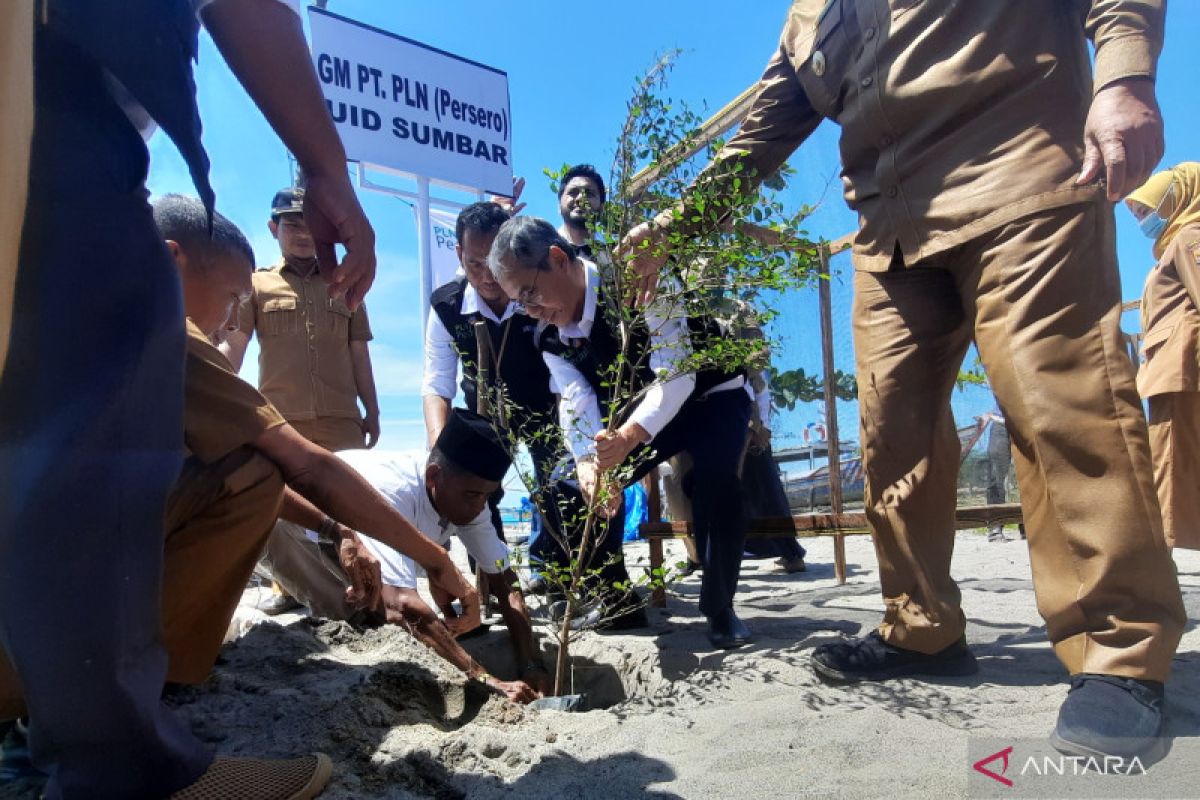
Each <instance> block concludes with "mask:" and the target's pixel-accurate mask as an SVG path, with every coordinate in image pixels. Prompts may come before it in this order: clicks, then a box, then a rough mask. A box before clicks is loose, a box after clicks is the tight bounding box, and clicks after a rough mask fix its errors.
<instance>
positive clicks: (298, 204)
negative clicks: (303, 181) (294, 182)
mask: <svg viewBox="0 0 1200 800" xmlns="http://www.w3.org/2000/svg"><path fill="white" fill-rule="evenodd" d="M303 213H304V190H303V189H295V188H292V189H280V190H279V191H278V192H276V193H275V197H274V198H272V200H271V216H272V217H278V216H280V215H282V214H303Z"/></svg>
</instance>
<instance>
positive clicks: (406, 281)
mask: <svg viewBox="0 0 1200 800" xmlns="http://www.w3.org/2000/svg"><path fill="white" fill-rule="evenodd" d="M788 5H789V3H788V2H787V0H755V2H751V3H740V4H736V5H734V6H731V5H730V4H728V3H717V2H712V1H711V0H692V1H691V2H684V1H683V0H659V2H656V3H654V4H653V5H652V6H648V5H647V4H646V3H645V2H631V1H630V0H608V1H607V2H604V3H579V4H565V3H559V2H549V1H548V0H526V1H525V2H521V3H488V4H484V3H478V2H467V1H466V0H443V2H440V3H436V4H435V3H425V2H412V0H409V1H408V2H392V1H391V0H388V1H387V2H383V1H381V0H330V2H329V10H330V11H333V12H335V13H337V14H340V15H343V16H346V17H350V18H353V19H356V20H360V21H362V22H365V23H367V24H370V25H373V26H375V27H378V28H383V29H386V30H390V31H394V32H396V33H399V34H401V35H404V36H406V37H409V38H411V39H415V40H417V41H420V42H424V43H426V44H429V45H431V46H433V47H437V48H440V49H443V50H447V51H450V52H452V53H456V54H458V55H462V56H465V57H467V58H470V59H473V60H476V61H480V62H483V63H485V64H488V65H491V66H494V67H496V68H498V69H501V70H504V71H506V72H507V73H508V78H509V92H510V96H511V108H512V119H513V136H514V140H513V154H512V155H513V163H514V167H515V171H516V173H517V174H519V175H525V176H526V177H527V178H528V179H529V186H528V187H527V189H526V192H525V198H524V199H525V200H526V201H527V202H528V203H529V208H528V209H527V211H526V212H525V213H529V214H536V215H539V216H545V217H547V218H550V219H555V220H556V213H557V204H556V198H555V197H554V196H553V194H552V193H551V192H550V191H549V188H548V185H547V181H546V179H545V178H544V177H543V174H542V171H543V169H544V168H546V167H553V168H557V167H559V166H561V165H562V164H563V163H576V162H580V161H587V162H591V163H593V164H595V165H596V166H597V167H598V168H599V169H600V171H601V173H603V174H607V172H608V166H609V164H610V163H611V160H612V155H613V150H614V141H615V138H616V135H617V131H618V127H619V125H620V123H621V122H622V119H623V114H624V105H625V102H626V100H627V98H628V96H629V90H630V87H631V86H632V84H633V81H634V79H635V78H636V77H637V76H638V75H640V74H641V73H642V72H643V71H644V70H645V68H646V67H647V66H648V65H649V64H651V63H652V61H653V60H654V58H655V56H656V55H658V54H660V53H662V52H664V51H666V50H670V49H673V48H680V49H681V50H683V54H682V56H681V58H680V59H679V61H678V62H677V65H676V68H675V71H674V74H673V77H672V80H671V84H670V87H669V92H668V94H669V95H670V96H671V97H673V98H676V99H678V100H683V101H685V102H687V103H689V104H690V105H692V106H693V107H694V108H696V109H697V110H699V111H700V112H701V113H704V109H705V108H707V110H709V111H713V110H715V109H717V108H719V107H721V106H722V105H724V104H725V103H726V102H727V101H729V100H730V99H732V98H733V97H734V96H735V95H737V94H738V93H739V92H740V91H741V90H742V89H744V88H745V87H747V86H748V85H750V84H751V83H752V82H753V81H754V80H756V79H757V77H758V76H759V74H760V73H761V70H762V67H763V65H764V64H765V63H766V60H767V58H768V57H769V55H770V53H771V51H772V50H773V48H774V46H775V43H776V42H777V39H778V36H779V30H780V28H781V27H782V23H783V20H784V17H785V16H786V12H787V7H788ZM1031 24H1036V21H1032V20H1031ZM1167 27H1168V32H1167V41H1166V47H1165V50H1164V53H1163V57H1162V60H1161V61H1160V78H1159V83H1158V87H1159V101H1160V103H1161V105H1162V107H1163V112H1164V116H1165V118H1166V126H1167V153H1166V157H1165V158H1164V160H1163V166H1169V165H1171V164H1174V163H1176V162H1178V161H1183V160H1197V159H1200V135H1198V134H1197V131H1200V104H1198V103H1197V102H1196V99H1195V98H1196V92H1195V85H1194V84H1193V83H1191V82H1192V81H1193V80H1195V74H1194V70H1195V66H1194V65H1195V59H1194V53H1192V51H1191V50H1190V48H1191V47H1194V42H1193V41H1189V37H1188V35H1187V34H1188V32H1194V31H1197V30H1200V3H1197V2H1194V0H1184V1H1182V2H1180V1H1178V0H1177V2H1175V3H1173V4H1172V5H1171V9H1170V18H1169V20H1168V23H1167ZM197 84H198V87H199V102H200V109H201V114H202V116H203V119H204V124H205V133H204V141H205V144H206V146H207V148H208V152H209V155H210V157H211V158H212V162H213V168H212V181H213V185H214V187H215V189H216V192H217V204H218V208H219V210H220V211H221V212H222V213H224V214H225V215H226V216H228V217H230V218H231V219H232V220H233V221H235V222H236V223H238V224H239V225H240V226H241V227H242V229H243V230H244V231H245V232H246V234H247V236H249V237H250V240H251V243H252V244H253V245H254V249H255V252H256V254H257V256H258V261H259V263H260V265H264V264H268V263H270V262H272V261H273V260H275V258H276V257H277V256H278V248H277V247H276V245H275V242H274V240H273V239H271V237H270V234H269V232H268V231H267V217H268V212H269V204H270V198H271V196H272V194H273V193H274V192H275V191H276V190H277V189H279V188H281V187H283V186H285V185H286V184H287V183H288V182H289V180H290V173H289V167H288V160H287V156H286V154H285V150H284V148H283V146H282V144H281V143H280V142H279V139H278V138H277V137H276V136H275V134H274V133H273V132H272V131H271V129H270V127H269V126H268V125H267V124H266V123H265V122H264V121H263V119H262V116H261V115H260V114H259V113H258V111H257V109H256V108H255V107H254V105H253V104H252V103H251V102H250V101H249V100H248V99H247V97H246V96H245V94H244V92H242V90H241V88H240V86H239V85H238V84H237V82H236V79H235V78H234V77H233V76H232V74H231V73H230V72H229V70H228V68H227V67H226V66H225V64H224V62H223V61H222V60H221V58H220V56H219V54H218V53H217V51H216V49H215V48H214V47H213V45H212V42H211V40H209V39H208V38H207V36H206V35H202V42H201V50H200V62H199V66H198V69H197ZM836 134H837V130H836V128H835V127H834V126H832V125H831V124H829V123H826V124H824V125H822V127H821V128H820V129H819V130H818V131H817V133H816V134H815V135H814V136H813V137H812V139H811V140H810V141H809V142H808V143H806V144H805V145H804V146H803V147H802V148H801V149H800V150H799V151H797V153H796V155H795V156H794V157H793V159H792V162H791V163H792V165H793V166H794V167H796V168H797V170H798V174H797V176H796V178H795V179H794V180H793V183H792V186H791V187H790V188H789V190H788V191H789V194H788V195H787V197H788V199H789V200H794V202H795V203H796V204H797V205H799V204H801V203H805V202H808V203H813V202H817V201H818V200H820V201H821V204H820V207H819V208H818V210H817V211H816V213H814V214H813V216H812V217H810V218H809V220H808V225H807V231H808V233H809V235H810V236H813V237H817V236H824V237H827V238H830V239H832V238H836V237H838V236H840V235H842V234H844V233H847V232H849V231H850V230H852V229H853V227H854V224H855V218H854V215H853V214H852V213H851V212H850V211H849V210H848V209H847V208H846V207H845V204H844V203H843V202H842V200H841V196H840V187H839V185H838V184H837V173H838V160H837V146H836V142H837V139H836ZM150 147H151V152H152V157H153V158H152V167H151V175H150V180H149V187H150V190H151V192H153V193H154V194H162V193H166V192H184V193H194V191H193V190H192V188H191V183H190V181H189V179H188V177H187V172H186V170H185V168H184V167H183V164H182V162H181V161H180V159H179V158H178V156H177V155H176V154H175V152H174V149H173V148H172V146H171V144H170V142H169V141H168V140H167V139H166V138H165V137H164V136H162V135H161V134H159V135H156V136H155V137H154V139H153V140H152V141H151V146H150ZM400 185H403V184H400ZM446 196H448V197H451V198H453V199H459V200H464V199H465V200H468V201H469V199H470V198H469V197H464V196H462V195H459V196H455V195H453V194H446ZM360 197H361V200H362V203H363V206H364V208H365V209H366V211H367V214H368V215H369V216H370V218H371V221H372V223H373V225H374V226H375V230H376V234H377V237H378V255H379V271H378V278H377V280H376V283H375V287H374V288H373V289H372V291H371V294H370V295H369V296H368V298H367V303H368V306H369V308H370V312H371V322H372V327H373V329H374V332H375V337H376V338H375V341H374V342H373V343H372V347H371V350H372V356H373V360H374V363H375V372H376V381H377V384H378V388H379V392H380V400H381V406H382V409H383V419H384V426H383V436H382V441H381V445H380V446H381V447H385V448H387V449H407V448H413V447H418V446H420V445H421V443H422V442H423V437H424V432H423V430H424V429H423V423H422V421H421V402H420V396H419V386H420V377H421V339H422V335H421V328H420V314H419V310H418V295H419V291H418V271H417V239H416V227H415V224H414V219H413V213H412V210H411V208H410V207H409V206H408V205H407V204H405V203H403V202H401V201H399V200H396V199H394V198H391V197H387V196H384V195H380V194H375V193H371V192H361V193H360ZM1117 219H1118V245H1119V254H1120V258H1121V266H1122V283H1123V286H1124V296H1125V297H1126V298H1127V299H1132V298H1136V297H1138V296H1139V295H1140V292H1141V284H1142V281H1143V280H1144V278H1145V275H1146V272H1147V271H1148V269H1149V267H1150V266H1151V259H1150V255H1149V242H1148V241H1147V240H1146V239H1145V238H1144V237H1142V236H1141V235H1140V233H1139V232H1138V230H1137V228H1136V226H1135V225H1134V224H1133V223H1132V220H1131V218H1130V217H1129V215H1128V214H1127V213H1126V212H1125V211H1124V210H1123V209H1121V208H1118V213H1117ZM846 266H847V265H845V264H842V265H841V267H843V268H845V267H846ZM814 309H815V305H814V304H812V303H811V302H808V300H807V299H806V298H803V297H798V298H796V299H795V301H794V304H793V303H792V302H789V304H788V307H787V308H786V309H783V310H784V311H785V312H787V313H786V320H787V321H786V323H781V324H780V325H778V326H777V329H776V331H775V333H776V334H777V335H779V336H780V337H782V338H783V340H784V344H783V350H782V354H781V356H780V357H778V358H777V361H778V362H779V363H778V366H779V367H780V368H785V369H786V368H788V367H790V366H796V365H797V364H800V365H804V366H806V368H807V369H809V371H815V367H816V366H817V365H818V364H819V360H817V359H819V350H818V349H817V345H816V336H817V322H816V318H815V311H814ZM847 312H848V291H846V289H845V283H841V284H840V288H838V289H835V299H834V313H835V318H836V317H837V316H838V315H839V313H840V314H842V315H843V316H844V315H845V314H846V313H847ZM1132 323H1133V321H1132V320H1131V324H1132ZM846 328H847V325H846V323H845V322H843V328H842V331H843V332H842V333H839V335H838V336H837V337H836V343H837V347H838V352H837V360H838V365H839V367H840V368H842V369H848V368H849V366H850V365H851V364H852V361H851V359H852V354H851V353H850V352H849V333H848V330H846ZM253 352H254V351H252V354H251V357H248V358H247V364H246V368H245V369H244V370H243V375H244V376H245V377H247V378H248V379H250V380H251V381H253V380H254V378H255V375H256V374H257V364H256V358H257V356H256V355H254V354H253ZM809 363H811V364H812V365H813V366H808V364H809ZM960 404H961V405H962V406H963V408H962V410H961V411H960V409H959V408H958V405H960ZM988 404H989V398H988V397H987V395H986V393H975V394H970V393H968V395H967V396H964V398H963V399H962V400H961V402H960V403H958V404H956V415H957V416H959V417H960V420H961V419H962V418H964V417H965V418H966V419H967V421H969V416H970V415H971V414H973V413H978V412H979V411H982V410H985V407H986V406H987V405H988ZM853 411H854V409H853V406H852V405H849V404H848V405H847V406H846V408H845V409H844V410H843V411H842V412H840V413H841V416H842V422H841V425H842V431H843V434H844V435H845V434H846V433H847V432H849V433H851V434H853V432H854V431H853V429H854V427H855V422H854V418H853ZM816 414H817V410H816V408H815V407H809V408H800V409H797V411H796V412H794V413H791V414H786V415H782V416H781V417H780V418H779V420H778V421H777V422H778V424H777V427H778V428H779V429H780V434H781V436H782V437H783V438H784V439H785V441H791V442H796V441H798V438H799V435H800V431H801V430H802V429H803V428H804V426H805V425H806V424H807V423H809V422H812V421H814V420H815V419H816Z"/></svg>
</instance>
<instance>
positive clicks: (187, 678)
mask: <svg viewBox="0 0 1200 800" xmlns="http://www.w3.org/2000/svg"><path fill="white" fill-rule="evenodd" d="M282 504H283V476H282V475H281V474H280V473H279V468H278V467H276V466H275V464H274V463H273V462H271V461H270V460H268V459H266V458H264V457H263V456H261V455H259V454H258V453H257V452H255V451H254V450H252V449H251V448H249V447H243V448H241V449H239V450H235V451H234V452H233V453H232V454H230V455H228V456H226V457H225V458H224V459H222V460H221V461H219V462H217V463H216V464H212V465H201V464H199V463H198V462H195V461H194V460H192V459H189V460H188V461H187V462H186V463H185V464H184V468H183V474H182V475H181V476H180V479H179V481H178V482H177V483H176V484H175V489H174V491H172V493H171V497H170V499H169V500H168V501H167V523H166V532H167V536H166V544H165V549H164V554H163V605H162V619H163V638H164V640H165V644H166V648H167V654H168V657H169V661H168V666H167V680H168V681H172V682H175V683H200V682H202V681H204V680H205V679H206V678H208V676H209V673H211V672H212V667H213V663H214V662H215V661H216V659H217V653H218V652H219V651H220V649H221V644H222V642H224V640H225V633H226V631H227V630H228V629H229V621H230V620H231V619H233V613H234V611H235V610H236V609H237V605H238V602H239V601H240V600H241V599H242V592H243V591H244V590H245V588H246V584H247V582H249V580H250V575H251V573H253V572H254V565H255V564H256V563H257V562H258V559H259V556H261V555H262V552H263V548H264V547H266V543H267V536H268V535H269V534H270V532H271V526H272V525H273V524H274V522H275V519H276V518H277V517H278V516H279V508H280V506H281V505H282Z"/></svg>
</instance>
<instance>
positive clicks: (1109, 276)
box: [854, 203, 1185, 681]
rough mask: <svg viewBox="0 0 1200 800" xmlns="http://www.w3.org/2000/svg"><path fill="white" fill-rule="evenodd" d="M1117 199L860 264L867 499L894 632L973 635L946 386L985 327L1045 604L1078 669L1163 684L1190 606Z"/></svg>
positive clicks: (908, 637) (987, 355) (1064, 655)
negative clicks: (1167, 526)
mask: <svg viewBox="0 0 1200 800" xmlns="http://www.w3.org/2000/svg"><path fill="white" fill-rule="evenodd" d="M1114 247H1115V238H1114V230H1113V216H1112V209H1111V207H1110V206H1108V205H1107V204H1099V203H1089V204H1086V205H1074V206H1068V207H1064V208H1061V209H1057V210H1051V211H1045V212H1039V213H1037V214H1034V215H1031V216H1029V217H1026V218H1023V219H1020V220H1017V221H1015V222H1013V223H1010V224H1008V225H1004V226H1002V227H1000V228H998V229H996V230H994V231H992V232H990V233H988V234H985V235H983V236H980V237H979V238H977V239H975V240H973V241H971V242H968V243H967V244H964V245H962V246H960V247H957V248H954V249H952V250H950V251H948V252H946V253H944V254H941V255H937V256H934V257H931V258H929V259H926V260H925V261H922V262H921V263H920V264H916V265H910V266H909V268H907V269H905V268H903V266H902V265H899V268H893V269H892V270H891V271H888V272H858V273H856V275H855V300H854V337H855V349H856V354H857V362H858V381H859V403H860V414H861V426H862V431H861V440H862V443H863V454H864V469H865V472H866V513H867V517H868V519H869V521H870V523H871V526H872V529H873V531H874V541H875V549H876V553H877V556H878V559H879V570H880V580H881V583H882V589H883V597H884V603H885V607H886V608H885V615H884V620H883V623H882V624H881V625H880V626H879V632H880V634H881V635H882V636H883V637H884V639H885V640H886V641H888V642H889V643H891V644H894V645H896V646H899V647H904V648H908V649H911V650H916V651H919V652H923V653H935V652H937V651H939V650H941V649H943V648H945V647H947V646H948V645H950V644H952V643H953V642H954V641H956V640H957V639H958V638H959V637H961V636H962V635H963V632H964V629H965V622H966V621H965V618H964V616H963V612H962V608H961V605H960V600H961V597H960V593H959V589H958V586H957V584H956V583H955V582H954V580H953V579H952V578H951V577H950V562H951V555H952V553H953V548H954V510H955V504H956V500H957V475H958V468H959V443H958V438H957V435H956V433H955V421H954V418H953V416H952V414H951V410H950V396H951V393H952V392H953V390H954V386H955V378H956V376H957V374H958V370H959V368H960V365H961V364H962V360H963V357H964V355H965V353H966V350H967V347H968V345H969V344H970V343H971V340H972V338H974V340H975V342H976V345H977V347H978V349H979V353H980V356H981V358H982V360H983V364H984V367H985V369H986V370H987V374H988V378H989V380H990V382H991V385H992V389H993V391H994V392H995V394H996V397H997V398H998V400H999V403H1000V407H1001V409H1002V410H1003V412H1004V416H1005V418H1006V420H1007V427H1008V430H1009V432H1010V434H1011V438H1012V448H1013V458H1014V462H1015V465H1016V473H1017V479H1018V482H1019V485H1020V490H1021V500H1022V504H1023V510H1024V514H1025V523H1026V530H1027V531H1028V535H1029V550H1030V561H1031V564H1032V569H1033V582H1034V590H1035V593H1036V595H1037V603H1038V611H1039V612H1040V613H1041V615H1042V617H1043V618H1044V619H1045V621H1046V629H1047V633H1048V634H1049V638H1050V641H1051V643H1052V644H1053V645H1054V649H1055V653H1056V654H1057V656H1058V658H1059V659H1060V660H1061V661H1062V663H1063V664H1064V665H1065V666H1066V667H1067V669H1068V670H1069V671H1070V672H1071V673H1072V674H1075V673H1079V672H1097V673H1105V674H1113V675H1123V676H1127V677H1133V678H1141V679H1151V680H1159V681H1161V680H1164V679H1165V678H1166V677H1167V673H1168V672H1169V670H1170V665H1171V659H1172V656H1173V655H1174V652H1175V648H1176V646H1177V645H1178V643H1179V639H1180V636H1181V634H1182V630H1183V626H1184V622H1185V616H1184V610H1183V604H1182V599H1181V597H1180V593H1179V584H1178V582H1177V580H1176V576H1175V569H1174V565H1173V563H1172V562H1171V559H1170V554H1169V552H1168V550H1167V547H1166V544H1165V542H1164V541H1163V534H1162V521H1161V518H1160V515H1159V509H1158V502H1157V498H1156V496H1155V493H1154V486H1153V483H1152V474H1153V473H1152V470H1151V465H1150V452H1149V444H1148V441H1147V432H1146V422H1145V419H1144V417H1143V415H1142V410H1141V404H1140V401H1139V398H1138V394H1137V391H1136V389H1135V386H1134V369H1133V365H1132V364H1131V362H1130V360H1129V358H1128V356H1127V355H1126V354H1125V352H1124V350H1123V349H1122V346H1121V340H1120V331H1119V327H1118V322H1119V308H1120V282H1119V279H1118V275H1117V260H1116V253H1115V250H1114Z"/></svg>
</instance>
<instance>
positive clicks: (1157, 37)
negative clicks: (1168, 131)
mask: <svg viewBox="0 0 1200 800" xmlns="http://www.w3.org/2000/svg"><path fill="white" fill-rule="evenodd" d="M1165 16H1166V3H1165V2H1164V0H1091V2H1090V3H1089V7H1088V12H1087V15H1086V17H1085V19H1084V30H1085V32H1086V33H1087V36H1088V38H1089V39H1091V40H1092V43H1093V44H1094V45H1095V48H1096V66H1095V79H1094V83H1093V87H1094V95H1093V97H1092V104H1091V107H1090V108H1089V109H1088V115H1087V121H1086V123H1085V124H1084V134H1083V139H1084V157H1083V167H1082V168H1081V170H1080V173H1079V177H1078V179H1077V180H1076V183H1077V184H1085V183H1090V182H1092V181H1093V180H1095V179H1096V178H1097V177H1099V176H1100V174H1101V170H1103V171H1104V176H1105V178H1106V180H1107V183H1108V199H1109V200H1110V201H1114V202H1115V201H1117V200H1119V199H1121V198H1122V197H1124V196H1125V195H1127V194H1129V193H1130V192H1131V191H1133V190H1134V189H1136V188H1137V187H1138V186H1140V185H1141V184H1142V183H1143V182H1145V180H1146V178H1147V177H1149V175H1150V172H1151V171H1152V170H1153V169H1154V166H1155V165H1156V164H1157V163H1158V161H1159V159H1161V158H1162V154H1163V150H1164V148H1165V145H1164V142H1163V123H1162V115H1161V113H1160V112H1159V108H1158V101H1157V99H1156V98H1155V95H1154V76H1155V70H1156V67H1157V63H1158V55H1159V53H1160V52H1161V51H1162V41H1163V25H1164V21H1165Z"/></svg>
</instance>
